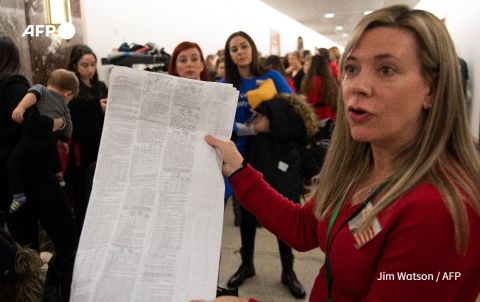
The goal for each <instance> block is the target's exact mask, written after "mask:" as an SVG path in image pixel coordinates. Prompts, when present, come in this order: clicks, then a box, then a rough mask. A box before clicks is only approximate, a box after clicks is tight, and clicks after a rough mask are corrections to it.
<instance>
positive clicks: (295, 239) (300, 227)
mask: <svg viewBox="0 0 480 302" xmlns="http://www.w3.org/2000/svg"><path fill="white" fill-rule="evenodd" d="M205 140H206V142H207V143H208V144H209V145H211V146H213V147H216V148H218V150H219V151H220V155H221V156H222V159H223V166H222V173H223V174H224V175H225V176H227V177H229V179H228V182H229V183H230V184H231V185H232V187H233V190H234V192H235V196H237V198H238V200H239V201H240V203H241V204H242V206H243V207H245V209H247V210H248V211H250V212H252V214H254V215H255V216H256V217H257V219H258V220H259V222H260V223H261V224H262V225H263V226H264V227H265V228H266V229H267V230H269V231H270V232H272V233H273V234H274V235H276V236H277V237H279V238H280V239H281V240H282V241H284V242H285V243H286V244H288V245H290V246H291V247H292V248H294V249H296V250H298V251H309V250H311V249H314V248H316V247H318V246H319V245H318V239H317V222H318V221H317V219H316V218H315V216H314V215H313V200H310V201H309V202H307V203H306V204H305V206H304V207H301V206H300V205H298V204H294V203H293V202H291V201H290V200H288V199H287V198H285V197H283V196H282V195H281V194H280V193H278V192H277V191H275V190H274V189H272V187H270V185H268V184H267V183H266V182H265V181H264V180H263V176H262V174H261V173H259V172H257V171H255V170H254V169H253V168H252V167H251V166H249V165H247V166H244V165H243V158H242V156H241V155H240V153H239V152H238V150H237V148H236V147H235V144H234V143H233V142H228V143H226V142H223V141H220V140H217V139H215V138H213V137H212V136H210V135H207V136H206V137H205ZM240 169H242V170H241V171H239V170H240ZM238 171H239V172H238ZM232 175H233V176H232Z"/></svg>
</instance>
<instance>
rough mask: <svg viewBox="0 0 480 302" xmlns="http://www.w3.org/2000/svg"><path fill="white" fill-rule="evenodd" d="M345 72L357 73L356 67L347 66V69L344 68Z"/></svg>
mask: <svg viewBox="0 0 480 302" xmlns="http://www.w3.org/2000/svg"><path fill="white" fill-rule="evenodd" d="M343 72H344V73H345V74H352V73H354V72H355V66H353V65H347V66H345V67H344V68H343Z"/></svg>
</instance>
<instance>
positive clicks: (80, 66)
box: [0, 6, 480, 302]
mask: <svg viewBox="0 0 480 302" xmlns="http://www.w3.org/2000/svg"><path fill="white" fill-rule="evenodd" d="M66 67H67V68H66V70H65V69H59V70H57V71H54V72H52V73H51V75H50V76H49V79H48V83H47V86H42V85H34V86H33V87H32V88H30V84H29V83H28V81H27V80H26V79H25V78H24V77H23V76H22V75H20V74H19V73H18V71H19V68H20V56H19V51H18V49H17V47H16V45H15V44H14V43H13V41H12V40H11V39H10V38H8V37H0V100H1V103H0V115H1V119H0V141H1V142H2V143H1V145H0V169H1V173H0V198H1V199H0V201H1V211H2V212H4V213H5V214H6V225H7V227H8V231H9V234H7V233H5V232H3V229H2V232H0V251H4V254H5V255H8V257H4V259H2V262H1V263H0V268H3V267H8V268H10V269H11V270H15V267H16V266H15V265H14V264H13V263H15V261H17V262H18V261H19V260H18V257H17V256H16V255H17V254H19V253H18V252H17V250H18V251H20V250H22V247H27V246H28V247H29V248H31V249H33V250H36V251H38V250H39V242H38V221H40V223H41V225H42V226H43V228H44V229H45V231H46V233H47V235H48V236H49V237H50V238H51V240H52V243H53V245H54V246H55V258H54V260H53V261H52V264H54V267H55V270H56V273H57V274H58V278H59V280H60V286H61V299H62V301H68V300H69V293H70V284H71V279H72V273H73V264H74V260H75V253H76V249H77V246H78V238H79V235H80V234H81V231H82V227H83V222H84V219H85V215H86V212H87V208H88V199H89V178H90V179H91V176H89V172H91V171H93V169H94V166H95V163H96V160H97V154H98V150H99V146H100V140H101V136H102V128H103V122H104V115H105V111H106V108H107V106H108V104H107V95H108V89H107V86H106V85H105V83H103V82H102V81H100V80H99V78H98V73H97V57H96V55H95V53H94V52H93V51H92V49H90V48H89V47H88V46H86V45H76V46H74V48H73V50H72V52H71V56H70V61H69V64H68V66H66ZM168 74H170V75H173V76H178V77H184V78H189V79H193V80H199V81H216V82H220V83H230V84H232V85H233V86H234V87H235V88H237V89H238V90H239V92H240V94H239V100H238V105H237V111H236V115H235V121H234V125H233V131H232V133H233V134H232V141H233V142H230V143H226V142H222V141H219V140H216V139H215V138H213V137H211V136H208V135H207V136H206V138H205V139H206V142H207V143H208V144H210V145H211V146H213V147H215V148H217V149H218V150H219V152H220V154H221V156H222V158H223V171H222V172H223V174H224V175H225V180H226V181H225V189H226V195H225V200H227V198H228V197H230V196H232V199H233V201H234V202H237V203H239V204H240V211H239V217H240V219H239V225H240V237H241V244H242V246H241V250H240V254H241V260H242V262H241V265H240V267H239V268H238V270H237V271H236V272H234V273H233V272H232V273H233V275H232V277H231V278H230V279H229V281H228V286H229V287H230V288H236V287H239V286H241V285H242V284H243V283H244V282H245V280H246V279H247V278H250V277H252V276H254V275H255V274H256V270H255V265H254V246H255V235H256V228H257V226H258V224H259V223H260V224H261V225H262V226H264V227H265V228H267V229H268V230H269V231H271V232H272V233H273V234H275V235H276V236H277V238H278V246H279V254H280V262H281V265H282V273H281V277H280V280H281V283H282V284H284V285H285V286H286V287H287V288H288V290H289V291H290V293H291V294H292V295H293V296H294V297H295V298H299V299H302V298H305V296H306V290H305V289H304V287H303V285H302V284H301V283H300V282H299V280H298V279H297V276H296V274H295V272H294V270H293V262H294V256H293V253H292V248H294V249H296V250H299V251H307V250H311V249H315V248H320V249H321V250H322V251H323V252H324V253H325V255H326V259H325V264H324V265H323V266H322V268H321V269H320V273H319V275H318V277H317V279H316V280H315V284H314V287H313V289H312V291H311V294H310V301H359V300H372V301H443V300H448V301H450V300H455V301H474V300H475V299H476V298H477V296H478V295H479V293H480V190H479V187H478V184H479V183H480V157H479V154H478V151H477V149H476V147H475V144H474V141H473V138H472V137H471V135H470V133H469V129H468V124H467V117H466V108H465V101H464V92H463V89H462V85H461V76H460V71H459V65H458V58H457V56H456V53H455V49H454V46H453V43H452V41H451V39H450V36H449V34H448V32H447V30H446V28H445V26H444V25H443V24H442V22H441V21H440V20H438V18H436V17H435V16H433V15H432V14H430V13H427V12H425V11H419V10H411V9H409V8H408V7H406V6H392V7H387V8H384V9H381V10H378V11H375V12H373V13H371V14H369V15H367V16H365V17H364V18H363V19H362V20H361V21H360V23H359V24H358V25H357V27H356V28H355V29H354V31H353V32H352V35H351V39H350V41H349V43H348V44H347V46H346V48H345V52H344V54H343V55H342V54H341V53H340V51H339V49H338V48H337V47H332V48H330V49H326V48H319V49H317V50H316V51H315V54H314V55H313V56H312V55H311V53H310V52H309V51H302V50H295V51H292V52H290V53H288V54H287V55H286V56H285V57H284V58H281V57H278V56H274V55H272V56H268V57H265V58H262V57H261V56H260V53H259V51H258V50H257V47H256V45H255V42H254V41H253V39H252V38H251V37H250V36H249V35H248V34H247V33H245V32H243V31H238V32H235V33H233V34H231V35H230V36H229V37H228V39H227V41H226V43H225V47H224V49H223V50H221V51H219V52H218V53H217V54H216V55H208V56H206V57H204V55H203V53H202V50H201V48H200V46H199V45H198V44H197V43H194V42H182V43H180V44H178V45H177V46H176V48H175V49H174V51H173V53H172V56H171V58H170V62H169V67H168ZM325 119H332V120H333V121H335V124H336V125H335V132H334V135H333V138H332V143H331V146H330V149H329V151H328V153H327V156H326V158H325V161H324V163H322V165H323V167H322V169H321V171H320V166H319V168H318V171H317V173H319V175H318V183H317V185H316V188H315V191H314V195H313V197H312V198H311V199H310V200H309V201H308V202H306V204H305V205H304V206H301V205H300V196H301V195H302V193H303V190H304V178H305V175H304V173H303V169H302V167H304V166H305V161H306V160H308V158H306V157H305V155H304V153H305V150H304V143H305V140H306V139H307V138H308V137H312V136H313V135H314V134H315V133H316V132H317V131H318V127H319V124H320V122H319V121H320V120H325ZM62 161H63V166H66V169H65V175H63V172H61V171H62ZM63 176H64V177H63ZM65 185H66V186H67V187H70V188H72V189H73V194H71V196H70V197H71V198H72V199H73V200H69V198H67V194H66V192H65V189H64V186H65ZM72 205H73V209H72V208H71V207H72ZM0 228H3V225H2V226H0ZM10 236H11V237H10ZM30 254H31V253H30ZM30 257H33V258H32V263H33V264H32V265H33V266H35V265H37V264H38V263H41V262H39V261H36V260H35V253H33V256H32V255H30ZM7 258H8V259H7ZM37 260H38V259H37ZM319 266H320V264H319ZM451 271H455V272H459V273H460V277H459V279H458V280H456V281H455V282H453V281H446V280H444V279H442V280H440V282H435V281H432V282H430V281H426V282H413V281H411V282H402V281H392V282H382V281H383V280H382V277H383V276H386V274H388V275H390V274H392V275H395V276H396V275H397V273H406V274H409V273H410V274H412V273H413V274H414V273H420V274H424V275H427V276H428V275H429V274H432V275H433V274H434V275H435V276H436V274H437V272H451ZM30 274H31V275H32V274H37V270H35V269H33V270H32V273H30ZM15 278H16V276H15V274H13V275H8V274H7V275H6V276H3V277H2V278H0V289H1V288H2V286H5V285H7V286H8V284H14V283H15V282H16V280H17V279H15ZM17 281H18V280H17ZM32 282H33V283H32V284H33V287H34V289H35V290H34V292H35V295H36V296H37V297H40V296H41V293H39V292H38V291H39V289H38V280H37V278H36V276H34V278H33V281H32ZM12 286H13V285H12ZM40 292H41V290H40ZM14 294H18V293H14V291H12V295H14ZM0 296H1V295H0ZM35 299H37V298H35ZM35 299H34V300H33V301H36V300H35ZM37 300H38V299H37ZM216 301H219V302H220V301H226V302H228V301H231V302H235V301H246V300H245V299H242V298H238V297H221V298H218V299H217V300H216ZM250 301H255V300H253V299H251V300H250Z"/></svg>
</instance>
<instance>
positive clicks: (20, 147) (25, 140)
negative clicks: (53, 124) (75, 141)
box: [7, 135, 62, 194]
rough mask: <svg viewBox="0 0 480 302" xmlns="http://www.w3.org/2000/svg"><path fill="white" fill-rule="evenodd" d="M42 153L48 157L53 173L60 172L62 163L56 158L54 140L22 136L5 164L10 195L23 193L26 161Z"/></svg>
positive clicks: (56, 152)
mask: <svg viewBox="0 0 480 302" xmlns="http://www.w3.org/2000/svg"><path fill="white" fill-rule="evenodd" d="M38 153H42V154H45V155H47V156H48V157H49V162H51V164H52V169H53V171H54V172H55V173H58V172H61V171H62V163H61V162H60V157H59V156H58V151H57V146H56V142H55V138H54V137H53V136H52V138H51V139H36V138H32V137H28V136H26V135H24V136H23V137H22V139H21V140H20V142H19V143H18V144H17V146H16V147H15V149H14V150H13V152H12V154H11V155H10V157H9V159H8V163H7V173H8V185H9V188H10V193H12V194H19V193H23V192H25V190H24V188H23V179H22V170H23V168H24V167H25V165H26V164H27V162H28V159H30V158H32V157H35V154H38Z"/></svg>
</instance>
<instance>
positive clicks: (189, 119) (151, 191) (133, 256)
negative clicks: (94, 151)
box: [71, 66, 238, 302]
mask: <svg viewBox="0 0 480 302" xmlns="http://www.w3.org/2000/svg"><path fill="white" fill-rule="evenodd" d="M237 100H238V91H237V90H236V89H234V88H233V87H232V86H231V85H228V84H219V83H210V82H202V81H195V80H190V79H184V78H179V77H174V76H169V75H165V74H160V73H153V72H146V71H141V70H134V69H130V68H126V67H117V66H115V67H114V68H113V69H112V73H111V75H110V85H109V95H108V104H107V112H106V114H105V124H104V128H103V134H102V142H101V145H100V151H99V155H98V161H97V166H96V172H95V178H94V184H93V188H92V193H91V198H90V202H89V206H88V211H87V216H86V219H85V225H84V227H83V233H82V236H81V240H80V246H79V249H78V253H77V258H76V261H75V269H74V276H73V278H74V279H73V283H72V292H71V301H74V302H87V301H95V302H102V301H115V302H120V301H142V302H145V301H156V302H157V301H165V302H171V301H175V302H178V301H180V302H181V301H189V300H190V299H206V300H212V299H214V298H215V293H216V286H217V277H218V267H219V262H220V248H221V232H222V222H223V207H224V206H223V198H224V181H223V177H222V175H221V158H220V156H219V154H218V152H217V151H215V149H214V148H213V147H211V146H209V145H208V144H207V143H206V142H205V140H204V136H205V135H206V134H211V135H212V136H214V137H216V138H218V139H221V140H223V141H228V140H229V139H230V136H231V132H232V126H233V121H234V116H235V110H236V106H237ZM74 126H75V125H74Z"/></svg>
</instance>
